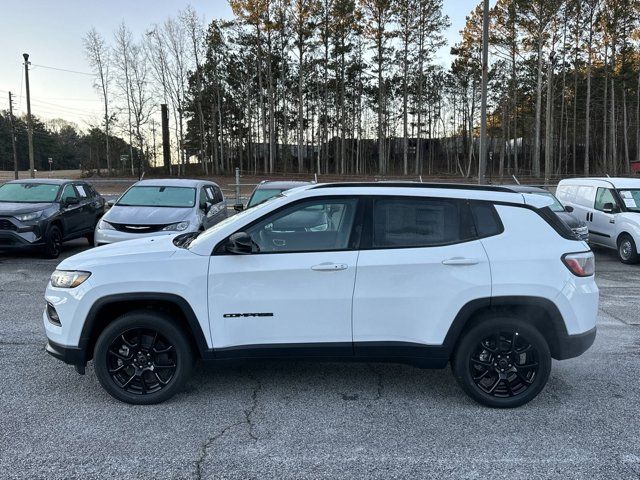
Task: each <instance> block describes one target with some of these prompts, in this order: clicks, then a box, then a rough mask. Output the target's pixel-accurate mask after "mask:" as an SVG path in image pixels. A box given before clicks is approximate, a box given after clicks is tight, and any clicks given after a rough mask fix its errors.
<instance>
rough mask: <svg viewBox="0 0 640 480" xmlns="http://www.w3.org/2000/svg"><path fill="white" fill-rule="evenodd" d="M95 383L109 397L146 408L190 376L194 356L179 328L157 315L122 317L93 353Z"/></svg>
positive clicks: (144, 313) (143, 313)
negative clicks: (98, 383)
mask: <svg viewBox="0 0 640 480" xmlns="http://www.w3.org/2000/svg"><path fill="white" fill-rule="evenodd" d="M94 364H95V370H96V375H97V377H98V380H99V381H100V383H101V384H102V386H103V387H104V389H105V390H106V391H107V392H108V393H109V394H110V395H112V396H113V397H115V398H117V399H118V400H121V401H123V402H126V403H133V404H138V405H149V404H153V403H160V402H163V401H165V400H167V399H169V398H170V397H172V396H173V395H175V394H176V393H177V392H178V391H179V390H180V388H181V387H182V385H183V384H184V382H185V381H186V380H187V378H188V377H189V375H190V373H191V368H192V365H193V353H192V350H191V346H190V344H189V340H188V339H187V337H186V335H185V334H184V333H183V332H182V330H181V329H180V326H179V324H177V323H176V322H175V321H173V320H172V319H171V318H170V317H169V316H168V315H165V314H163V313H160V312H149V311H134V312H129V313H126V314H124V315H122V316H121V317H120V318H118V319H117V320H115V321H114V322H113V323H111V324H109V325H108V326H107V328H105V329H104V331H103V332H102V333H101V334H100V337H99V338H98V341H97V342H96V346H95V350H94Z"/></svg>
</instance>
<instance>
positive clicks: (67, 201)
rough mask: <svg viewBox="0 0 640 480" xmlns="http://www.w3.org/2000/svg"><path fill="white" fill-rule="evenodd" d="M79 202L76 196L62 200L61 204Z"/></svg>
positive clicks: (67, 204)
mask: <svg viewBox="0 0 640 480" xmlns="http://www.w3.org/2000/svg"><path fill="white" fill-rule="evenodd" d="M79 203H80V199H79V198H78V197H69V198H66V199H65V200H64V202H63V205H64V206H65V207H68V206H69V205H78V204H79Z"/></svg>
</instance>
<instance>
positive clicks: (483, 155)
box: [478, 0, 489, 184]
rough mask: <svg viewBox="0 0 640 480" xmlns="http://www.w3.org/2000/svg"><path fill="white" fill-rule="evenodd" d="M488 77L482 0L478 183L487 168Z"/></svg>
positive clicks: (486, 3) (486, 28)
mask: <svg viewBox="0 0 640 480" xmlns="http://www.w3.org/2000/svg"><path fill="white" fill-rule="evenodd" d="M488 79H489V0H484V13H483V15H482V106H481V109H480V110H481V111H480V158H479V160H478V183H479V184H483V183H484V182H485V173H486V170H487V83H488Z"/></svg>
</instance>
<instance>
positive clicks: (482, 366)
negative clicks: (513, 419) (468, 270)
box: [451, 315, 551, 408]
mask: <svg viewBox="0 0 640 480" xmlns="http://www.w3.org/2000/svg"><path fill="white" fill-rule="evenodd" d="M497 338H499V339H500V340H499V343H497V342H496V339H497ZM514 347H515V350H514ZM451 368H452V370H453V374H454V375H455V377H456V380H457V381H458V383H459V384H460V386H461V387H462V388H463V390H464V391H465V392H466V393H467V394H468V395H469V396H470V397H471V398H473V399H474V400H475V401H477V402H478V403H481V404H482V405H486V406H488V407H493V408H513V407H519V406H521V405H524V404H525V403H527V402H529V401H531V400H532V399H533V398H535V397H536V395H538V393H540V392H541V391H542V389H543V388H544V386H545V385H546V383H547V380H548V379H549V373H550V372H551V353H550V351H549V346H548V345H547V342H546V340H545V339H544V337H543V336H542V334H541V333H540V332H539V331H538V330H537V329H536V328H535V327H533V326H531V325H529V324H527V323H525V322H523V321H521V320H518V319H516V318H513V317H509V316H502V315H501V316H496V317H492V318H487V319H485V320H482V321H480V322H478V323H476V325H475V326H473V327H471V328H470V329H469V330H468V331H467V332H465V333H464V334H463V337H462V338H461V340H460V342H459V343H458V346H457V348H456V351H455V353H454V356H453V358H452V361H451Z"/></svg>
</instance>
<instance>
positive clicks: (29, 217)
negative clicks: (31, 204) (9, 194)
mask: <svg viewBox="0 0 640 480" xmlns="http://www.w3.org/2000/svg"><path fill="white" fill-rule="evenodd" d="M43 211H44V210H40V211H39V212H32V213H24V214H22V215H16V216H15V218H17V219H18V220H20V221H21V222H30V221H31V220H35V219H36V218H40V216H41V215H42V212H43Z"/></svg>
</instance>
